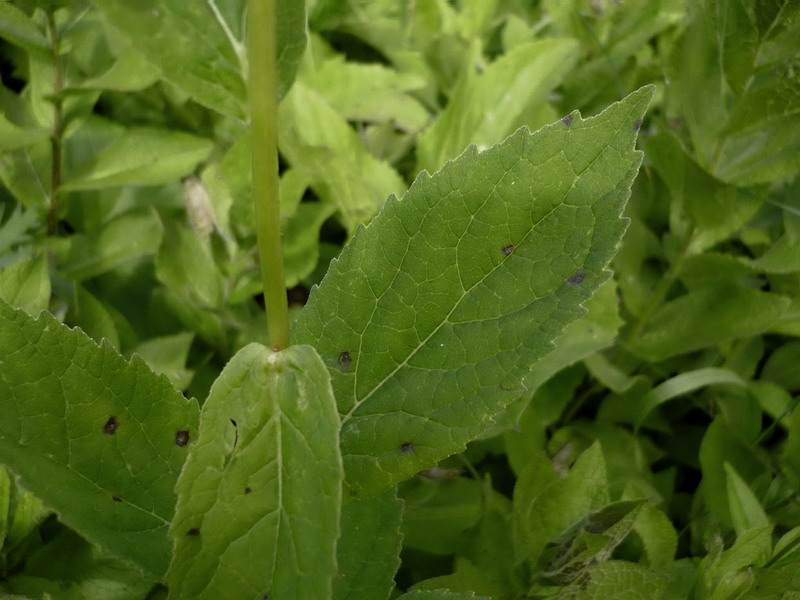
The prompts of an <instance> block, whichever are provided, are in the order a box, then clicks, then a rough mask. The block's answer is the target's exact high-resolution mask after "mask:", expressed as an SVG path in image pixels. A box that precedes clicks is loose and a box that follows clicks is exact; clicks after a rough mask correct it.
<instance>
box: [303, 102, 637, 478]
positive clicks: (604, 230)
mask: <svg viewBox="0 0 800 600" xmlns="http://www.w3.org/2000/svg"><path fill="white" fill-rule="evenodd" d="M652 94H653V89H652V88H643V89H641V90H639V91H637V92H634V93H633V94H631V95H630V96H628V97H627V98H626V99H625V100H623V101H621V102H618V103H617V104H614V105H612V106H611V107H610V108H608V109H607V110H606V111H604V112H603V113H602V114H601V115H598V116H597V117H594V118H590V119H582V118H581V117H580V115H579V114H577V113H573V114H571V115H569V116H567V117H565V118H564V119H563V120H562V121H559V122H557V123H555V124H553V125H549V126H547V127H545V128H543V129H541V130H540V131H538V132H536V133H533V134H532V133H530V132H528V131H526V130H524V129H522V130H520V131H518V132H517V133H516V134H514V135H513V136H511V137H510V138H509V139H507V140H506V141H505V142H503V143H501V144H499V145H497V146H495V147H493V148H491V149H489V150H487V151H485V152H483V153H478V152H477V150H476V149H475V148H474V147H471V148H469V149H468V150H467V151H466V152H465V153H464V154H463V155H462V156H460V157H459V158H458V159H456V160H454V161H452V162H450V163H448V164H447V165H446V166H445V167H444V168H443V169H442V170H441V171H439V172H438V173H436V174H435V175H433V176H430V175H428V174H427V173H425V172H423V173H422V174H420V176H419V177H418V178H417V180H416V182H415V183H414V185H413V186H412V187H411V189H410V190H409V191H408V193H406V195H405V196H404V197H403V199H402V200H397V199H396V198H390V199H389V201H388V202H387V203H386V205H385V206H384V208H383V211H382V212H381V213H380V214H379V215H378V216H377V217H376V218H375V219H374V220H373V222H372V223H371V224H370V225H369V227H367V228H366V229H364V230H360V231H359V232H357V234H356V235H355V237H354V239H353V240H352V242H351V243H350V244H349V246H348V247H347V248H345V250H344V251H343V253H342V255H341V257H340V258H339V260H337V261H336V262H334V263H333V264H332V265H331V268H330V270H329V272H328V274H327V276H326V277H325V279H324V280H323V282H322V284H321V285H320V287H319V288H318V289H315V290H314V291H313V292H312V295H311V299H310V301H309V303H308V305H307V307H306V309H305V310H304V311H303V312H302V313H301V315H300V317H299V318H298V320H297V321H296V323H295V329H294V335H295V340H296V341H297V342H300V343H308V344H311V345H314V346H316V348H317V349H318V350H319V352H320V354H321V355H322V357H323V359H324V360H325V361H326V362H327V364H328V365H329V368H330V370H331V373H332V382H333V386H334V390H335V395H336V399H337V402H338V404H339V412H340V413H341V414H342V418H343V427H342V435H341V437H342V451H343V455H344V458H345V467H346V470H347V479H348V482H349V484H350V485H351V486H352V487H353V488H354V489H356V490H362V491H368V492H370V493H376V492H378V491H380V490H381V489H384V488H385V487H387V486H389V485H391V484H392V483H394V482H396V481H399V480H401V479H403V478H405V477H407V476H408V475H410V474H412V473H415V472H416V471H419V470H420V469H423V468H425V467H429V466H432V465H433V464H435V463H436V462H437V461H438V460H440V459H442V458H444V457H446V456H448V455H450V454H453V453H454V452H457V451H458V450H460V449H461V448H463V447H464V444H465V443H466V442H467V441H468V440H470V439H472V438H474V437H475V436H476V435H478V434H479V433H480V432H481V431H483V430H485V429H486V428H487V427H488V426H489V425H490V424H491V419H492V417H494V416H495V415H496V414H497V413H499V412H500V411H501V410H502V409H503V407H504V406H506V405H507V404H508V403H509V402H510V401H512V400H514V399H515V398H517V397H518V396H519V394H520V393H521V391H522V389H523V388H522V380H523V378H524V377H525V376H526V375H527V374H528V372H529V371H530V368H531V365H532V364H533V363H534V362H535V361H536V360H537V359H538V358H541V357H542V356H543V355H544V354H546V353H547V352H548V351H549V349H550V344H551V342H552V340H553V339H554V338H555V337H557V336H558V335H559V333H560V332H561V331H562V330H563V329H564V327H565V326H566V325H567V324H569V323H570V322H572V321H574V320H575V319H577V318H578V317H579V316H580V315H581V314H582V310H583V309H582V307H581V305H582V303H583V302H585V301H586V300H587V299H588V298H589V297H590V296H591V294H592V293H593V292H594V290H596V289H597V287H598V286H599V285H600V284H601V283H602V282H603V281H605V279H606V278H607V277H608V273H607V272H605V267H606V265H607V264H608V261H609V260H610V259H611V257H612V256H613V255H614V253H615V251H616V248H617V244H618V243H619V239H620V236H621V235H622V233H623V231H624V229H625V223H624V221H623V220H622V219H621V218H620V211H621V210H622V208H623V206H624V204H625V200H626V198H627V197H628V195H629V189H630V185H631V183H632V181H633V178H634V177H635V175H636V172H637V169H638V166H639V164H640V161H641V154H640V153H638V152H636V151H635V150H634V143H635V139H636V134H637V131H638V129H639V126H640V124H641V119H642V116H643V114H644V111H645V109H646V108H647V105H648V103H649V101H650V98H651V97H652Z"/></svg>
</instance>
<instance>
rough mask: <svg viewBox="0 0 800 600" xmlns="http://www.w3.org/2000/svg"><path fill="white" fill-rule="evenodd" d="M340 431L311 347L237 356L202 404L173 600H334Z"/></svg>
mask: <svg viewBox="0 0 800 600" xmlns="http://www.w3.org/2000/svg"><path fill="white" fill-rule="evenodd" d="M338 431H339V417H338V415H337V414H336V405H335V403H334V400H333V395H332V392H331V387H330V381H329V378H328V373H327V372H326V370H325V366H324V365H323V364H322V361H321V360H320V359H319V357H318V356H317V354H316V352H314V350H313V348H309V347H308V346H292V347H290V348H289V349H287V350H284V351H283V352H280V353H275V352H272V351H271V350H269V349H268V348H266V347H265V346H262V345H260V344H250V345H249V346H246V347H245V348H243V349H242V350H240V351H239V353H238V354H236V356H234V357H233V359H232V360H231V362H230V363H228V365H227V366H226V367H225V369H224V370H223V372H222V374H221V375H220V376H219V378H218V379H217V380H216V382H215V383H214V385H213V387H212V388H211V393H210V394H209V397H208V399H207V400H206V402H205V404H203V412H202V416H201V425H200V433H199V437H198V442H197V444H196V445H194V446H193V447H192V449H191V451H190V453H189V459H188V461H187V463H186V467H185V468H184V470H183V472H182V473H181V477H180V480H179V482H178V486H177V491H178V507H177V510H176V515H175V520H174V522H173V525H172V528H171V530H170V532H171V534H172V536H173V539H174V541H175V552H174V558H173V562H172V564H171V566H170V571H169V574H168V577H167V579H168V584H169V588H170V598H174V599H178V598H193V599H206V598H208V599H212V598H213V599H215V600H216V599H220V600H224V599H226V598H229V599H231V600H239V599H241V598H265V597H267V594H268V595H269V596H271V597H273V598H282V599H293V598H294V599H298V600H300V599H303V600H316V599H318V600H327V599H329V598H331V593H332V591H331V590H332V585H331V582H332V580H333V577H334V575H335V574H336V538H337V537H338V535H339V523H338V519H339V508H340V502H341V484H342V465H341V459H340V458H339V454H338V443H339V439H338Z"/></svg>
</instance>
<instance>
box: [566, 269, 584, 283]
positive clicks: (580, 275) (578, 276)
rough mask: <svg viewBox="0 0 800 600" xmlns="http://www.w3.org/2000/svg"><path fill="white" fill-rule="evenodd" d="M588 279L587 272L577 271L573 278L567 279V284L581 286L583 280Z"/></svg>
mask: <svg viewBox="0 0 800 600" xmlns="http://www.w3.org/2000/svg"><path fill="white" fill-rule="evenodd" d="M584 279H586V271H580V270H578V271H575V272H574V273H573V274H572V276H571V277H570V278H569V279H567V283H568V284H570V285H580V284H582V283H583V280H584Z"/></svg>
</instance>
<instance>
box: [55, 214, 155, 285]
mask: <svg viewBox="0 0 800 600" xmlns="http://www.w3.org/2000/svg"><path fill="white" fill-rule="evenodd" d="M161 232H162V226H161V220H160V219H159V218H158V214H157V213H156V212H155V210H152V209H150V210H148V209H135V210H132V211H129V212H126V213H124V214H121V215H118V216H116V217H114V218H113V219H112V220H110V221H109V222H108V223H106V224H105V225H103V227H102V229H100V231H93V232H91V233H85V234H78V235H74V236H72V237H71V238H70V242H71V245H70V249H69V252H68V253H67V255H66V257H65V258H64V265H63V267H62V269H61V270H62V273H63V274H64V275H65V276H66V277H68V278H69V279H72V280H73V281H83V280H85V279H90V278H92V277H96V276H98V275H100V274H102V273H105V272H107V271H110V270H112V269H114V268H116V267H118V266H120V265H122V264H124V263H126V262H128V261H131V260H133V259H135V258H138V257H140V256H145V255H149V254H154V253H155V252H156V250H157V249H158V246H159V244H160V243H161Z"/></svg>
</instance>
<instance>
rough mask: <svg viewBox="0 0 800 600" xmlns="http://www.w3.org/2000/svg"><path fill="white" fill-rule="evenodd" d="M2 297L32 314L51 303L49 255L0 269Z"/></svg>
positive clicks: (45, 308)
mask: <svg viewBox="0 0 800 600" xmlns="http://www.w3.org/2000/svg"><path fill="white" fill-rule="evenodd" d="M0 298H2V299H3V300H5V301H6V302H8V303H9V304H11V305H12V306H16V307H17V308H21V309H23V310H25V311H26V312H28V313H30V314H32V315H33V314H37V313H39V312H40V311H42V310H47V307H48V306H49V305H50V274H49V273H48V272H47V257H46V256H45V255H41V256H39V257H38V258H31V259H28V260H23V261H20V262H18V263H16V264H13V265H11V266H10V267H6V268H5V269H3V270H2V271H0Z"/></svg>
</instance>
